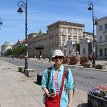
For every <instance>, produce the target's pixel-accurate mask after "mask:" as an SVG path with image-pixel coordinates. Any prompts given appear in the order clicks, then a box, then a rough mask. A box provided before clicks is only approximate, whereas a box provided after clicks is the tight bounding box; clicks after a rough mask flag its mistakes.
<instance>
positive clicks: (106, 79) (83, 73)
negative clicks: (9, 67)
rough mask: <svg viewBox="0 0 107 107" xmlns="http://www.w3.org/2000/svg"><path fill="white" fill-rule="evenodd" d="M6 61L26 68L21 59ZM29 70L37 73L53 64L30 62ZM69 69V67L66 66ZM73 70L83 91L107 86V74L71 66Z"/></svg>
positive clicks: (8, 59)
mask: <svg viewBox="0 0 107 107" xmlns="http://www.w3.org/2000/svg"><path fill="white" fill-rule="evenodd" d="M4 60H5V61H8V62H10V63H12V64H15V65H18V66H24V60H20V59H11V58H4ZM28 64H29V68H32V69H35V71H36V73H39V72H41V71H43V70H44V69H45V68H47V67H49V66H51V65H52V63H48V62H47V63H45V62H43V61H41V60H37V59H34V60H28ZM65 67H67V65H65ZM69 68H70V69H71V70H72V73H73V76H74V81H75V86H76V87H77V88H78V89H80V90H83V91H86V92H88V91H89V90H90V89H92V88H93V87H95V86H97V85H101V84H106V83H107V72H101V71H97V70H92V69H84V68H79V67H77V68H74V67H71V66H69Z"/></svg>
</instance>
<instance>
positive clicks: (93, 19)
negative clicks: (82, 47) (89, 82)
mask: <svg viewBox="0 0 107 107" xmlns="http://www.w3.org/2000/svg"><path fill="white" fill-rule="evenodd" d="M88 6H89V7H88V10H89V11H92V22H93V62H92V67H95V34H94V25H96V24H97V18H96V17H95V16H94V8H93V7H94V5H93V2H92V1H89V2H88Z"/></svg>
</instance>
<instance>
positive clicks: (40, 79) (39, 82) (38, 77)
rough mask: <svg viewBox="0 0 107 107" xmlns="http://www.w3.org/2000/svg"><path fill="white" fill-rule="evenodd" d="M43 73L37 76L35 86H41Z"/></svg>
mask: <svg viewBox="0 0 107 107" xmlns="http://www.w3.org/2000/svg"><path fill="white" fill-rule="evenodd" d="M42 76H43V72H40V73H38V74H37V84H38V85H41V82H42Z"/></svg>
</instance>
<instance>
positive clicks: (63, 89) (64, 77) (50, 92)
mask: <svg viewBox="0 0 107 107" xmlns="http://www.w3.org/2000/svg"><path fill="white" fill-rule="evenodd" d="M51 57H52V61H53V62H54V64H53V65H52V66H51V67H49V68H47V69H45V71H44V74H43V77H42V89H43V91H44V92H45V95H44V96H45V97H44V98H45V107H72V97H73V88H74V81H73V76H72V72H71V70H70V69H69V68H67V69H65V68H64V66H63V64H62V63H63V58H64V54H63V52H62V51H61V50H59V49H56V50H54V51H53V52H52V55H51Z"/></svg>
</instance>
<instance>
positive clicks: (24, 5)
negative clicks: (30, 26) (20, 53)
mask: <svg viewBox="0 0 107 107" xmlns="http://www.w3.org/2000/svg"><path fill="white" fill-rule="evenodd" d="M18 7H19V9H18V10H17V12H18V13H22V12H23V10H22V8H25V41H26V42H25V69H28V49H27V48H28V47H27V45H28V44H27V0H26V3H25V2H23V1H19V2H18Z"/></svg>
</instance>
